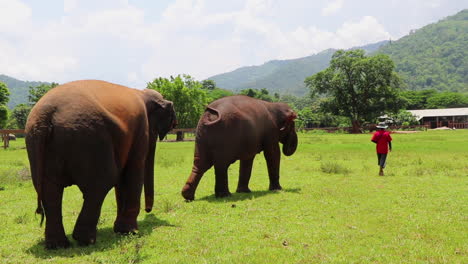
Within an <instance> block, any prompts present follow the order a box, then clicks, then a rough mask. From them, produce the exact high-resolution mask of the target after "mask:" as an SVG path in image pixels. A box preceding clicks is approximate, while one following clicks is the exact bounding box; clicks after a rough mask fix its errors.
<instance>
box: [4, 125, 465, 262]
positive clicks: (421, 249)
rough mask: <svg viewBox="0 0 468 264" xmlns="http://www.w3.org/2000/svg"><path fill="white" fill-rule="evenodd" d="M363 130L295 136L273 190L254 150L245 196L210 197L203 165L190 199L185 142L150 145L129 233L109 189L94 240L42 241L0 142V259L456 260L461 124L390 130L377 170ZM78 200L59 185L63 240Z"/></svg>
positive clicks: (20, 150)
mask: <svg viewBox="0 0 468 264" xmlns="http://www.w3.org/2000/svg"><path fill="white" fill-rule="evenodd" d="M370 137H371V136H370V135H369V134H365V135H348V134H320V133H311V132H309V133H307V134H300V135H299V147H298V150H297V152H296V153H295V154H294V155H293V156H291V157H284V156H283V157H282V163H281V184H282V186H283V188H284V190H283V191H280V192H269V191H267V188H268V176H267V170H266V165H265V161H264V159H263V155H258V156H257V159H256V160H255V164H254V169H253V174H252V179H251V184H250V187H251V189H252V191H253V192H252V193H251V194H235V193H234V194H233V195H232V196H231V197H230V198H227V199H215V198H214V196H213V192H214V172H213V170H210V171H209V172H208V173H207V174H205V176H204V178H203V179H202V181H201V183H200V186H199V188H198V190H197V193H196V200H195V201H194V202H191V203H186V202H184V200H183V198H182V197H181V196H180V190H181V188H182V186H183V185H184V183H185V180H186V179H187V177H188V175H189V172H190V170H191V166H192V158H193V149H194V142H177V143H172V142H162V143H158V147H157V154H156V155H157V161H156V171H155V190H156V197H155V208H154V210H153V212H151V213H149V214H147V213H145V212H144V211H143V210H142V211H141V212H140V216H139V226H140V232H139V233H138V234H137V235H130V236H121V235H117V234H114V233H113V231H112V227H113V222H114V219H115V216H116V205H115V199H114V194H113V191H111V192H110V193H109V195H108V196H107V198H106V201H105V204H104V206H103V209H102V214H101V218H100V222H99V226H98V237H97V243H96V244H95V245H92V246H89V247H79V246H78V245H77V244H76V243H75V242H73V243H74V244H73V246H72V247H71V248H69V249H64V250H54V251H46V250H45V249H44V228H43V227H42V228H41V227H39V222H40V217H39V216H35V215H34V210H35V208H36V193H35V191H34V188H33V186H32V183H31V180H30V176H29V169H28V167H29V165H28V161H27V156H26V150H25V148H24V141H23V140H21V139H20V140H18V141H16V142H15V141H12V142H11V146H12V147H11V148H10V149H7V150H3V149H0V221H1V225H0V263H34V264H36V263H468V221H467V220H468V210H467V205H468V186H467V184H468V177H467V176H468V130H456V131H427V132H420V133H414V134H393V135H392V137H393V139H394V141H393V149H394V150H393V152H392V153H390V155H389V157H388V165H387V169H386V171H385V172H386V176H384V177H379V176H378V166H377V165H376V163H377V158H376V155H375V145H374V144H373V143H371V142H370ZM238 166H239V164H238V163H235V164H233V165H232V166H231V168H230V170H229V172H230V189H231V192H234V191H235V187H236V184H237V176H238V174H237V172H238V168H239V167H238ZM81 203H82V198H81V193H80V192H79V190H78V188H76V186H73V187H70V188H67V189H66V190H65V197H64V208H63V214H64V224H65V230H66V233H67V235H68V237H69V239H70V240H71V241H73V239H72V238H71V232H72V230H73V226H74V224H75V221H76V218H77V216H78V213H79V210H80V207H81Z"/></svg>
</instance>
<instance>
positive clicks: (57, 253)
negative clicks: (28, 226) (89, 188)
mask: <svg viewBox="0 0 468 264" xmlns="http://www.w3.org/2000/svg"><path fill="white" fill-rule="evenodd" d="M160 226H169V227H175V226H174V225H172V224H170V223H169V222H167V221H165V220H162V219H159V218H157V217H156V216H155V215H154V214H146V216H145V219H144V220H142V221H138V229H139V230H138V233H137V234H133V235H122V234H116V233H114V230H113V228H112V227H106V228H98V230H97V241H96V244H94V245H90V246H86V247H81V246H78V243H77V242H76V241H75V240H73V238H72V237H71V235H68V236H67V237H68V239H69V240H70V242H71V244H72V245H71V246H70V248H66V249H57V250H46V249H45V246H44V239H43V238H42V239H40V240H38V241H37V243H36V244H34V245H33V246H31V247H30V248H29V249H27V251H26V252H28V253H29V254H31V255H34V256H35V257H36V258H42V259H48V258H51V257H65V258H73V257H75V256H78V255H89V254H91V253H93V252H96V251H106V250H109V249H112V248H114V247H116V246H118V244H120V243H121V242H122V241H125V240H136V239H139V238H141V237H144V236H147V235H150V234H151V233H152V232H153V230H154V229H155V228H157V227H160Z"/></svg>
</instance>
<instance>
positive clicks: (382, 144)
mask: <svg viewBox="0 0 468 264" xmlns="http://www.w3.org/2000/svg"><path fill="white" fill-rule="evenodd" d="M387 127H388V126H387V125H386V124H385V122H380V123H379V124H378V125H377V129H378V130H377V131H375V133H374V135H372V139H371V141H372V142H374V143H375V144H377V146H376V149H377V162H378V163H377V164H378V165H379V166H380V172H379V175H380V176H384V171H383V170H384V168H385V163H386V160H387V154H388V151H389V150H390V151H392V137H391V136H390V132H388V131H385V129H386V128H387Z"/></svg>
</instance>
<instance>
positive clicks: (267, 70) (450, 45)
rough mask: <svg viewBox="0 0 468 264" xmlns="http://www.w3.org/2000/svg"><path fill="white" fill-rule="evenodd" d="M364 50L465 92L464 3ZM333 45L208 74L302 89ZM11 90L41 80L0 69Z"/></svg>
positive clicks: (425, 84) (425, 82)
mask: <svg viewBox="0 0 468 264" xmlns="http://www.w3.org/2000/svg"><path fill="white" fill-rule="evenodd" d="M357 48H360V49H364V50H365V51H366V52H367V53H368V54H370V55H372V54H375V53H384V54H387V55H389V56H390V57H391V58H392V60H393V61H394V62H395V67H396V68H395V70H396V71H397V72H398V73H399V74H400V76H401V77H402V78H403V80H404V83H405V87H404V88H405V89H407V90H421V89H436V90H439V91H454V92H462V93H466V94H468V9H465V10H462V11H460V12H459V13H457V14H455V15H453V16H449V17H447V18H444V19H442V20H440V21H438V22H436V23H433V24H429V25H427V26H424V27H422V28H420V29H418V30H413V31H411V32H410V34H408V35H406V36H404V37H402V38H400V39H398V40H396V41H381V42H378V43H373V44H369V45H365V46H362V47H357ZM335 51H336V50H334V49H327V50H324V51H322V52H319V53H317V54H314V55H310V56H307V57H303V58H297V59H290V60H272V61H269V62H266V63H264V64H262V65H258V66H248V67H241V68H239V69H236V70H234V71H231V72H227V73H222V74H218V75H215V76H212V77H210V78H208V79H209V80H213V81H215V82H216V85H217V86H218V87H219V88H223V89H227V90H232V91H234V92H239V91H240V90H243V89H248V88H254V89H262V88H266V89H267V90H268V91H270V92H271V93H279V94H292V95H297V96H303V95H305V94H307V92H308V89H307V87H305V84H304V80H305V78H306V77H308V76H311V75H313V74H315V73H317V72H319V71H322V70H324V69H325V68H327V67H328V65H329V62H330V59H331V57H332V55H333V53H334V52H335ZM0 81H2V82H4V83H6V84H7V86H8V88H9V90H10V93H11V95H10V102H9V103H8V107H9V108H10V109H12V108H13V107H14V106H15V105H17V104H19V103H26V102H27V96H28V89H29V87H30V86H37V85H39V84H42V83H44V82H24V81H20V80H17V79H14V78H12V77H9V76H6V75H1V74H0Z"/></svg>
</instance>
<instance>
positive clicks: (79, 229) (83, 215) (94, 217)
mask: <svg viewBox="0 0 468 264" xmlns="http://www.w3.org/2000/svg"><path fill="white" fill-rule="evenodd" d="M109 189H110V188H106V189H102V190H101V189H99V190H96V189H94V190H87V189H83V190H82V192H83V193H84V202H83V207H82V208H81V212H80V215H79V216H78V220H77V221H76V224H75V228H74V230H73V239H75V240H76V241H78V244H79V245H81V246H87V245H90V244H94V243H96V229H97V223H98V220H99V216H100V215H101V207H102V204H103V202H104V198H105V197H106V195H107V193H108V191H109Z"/></svg>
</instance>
